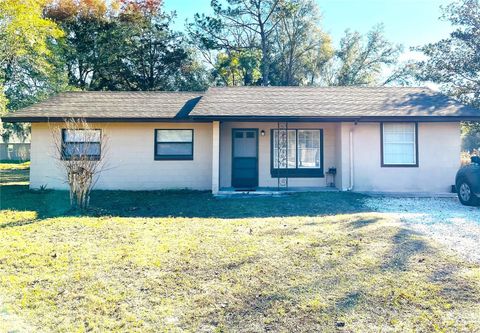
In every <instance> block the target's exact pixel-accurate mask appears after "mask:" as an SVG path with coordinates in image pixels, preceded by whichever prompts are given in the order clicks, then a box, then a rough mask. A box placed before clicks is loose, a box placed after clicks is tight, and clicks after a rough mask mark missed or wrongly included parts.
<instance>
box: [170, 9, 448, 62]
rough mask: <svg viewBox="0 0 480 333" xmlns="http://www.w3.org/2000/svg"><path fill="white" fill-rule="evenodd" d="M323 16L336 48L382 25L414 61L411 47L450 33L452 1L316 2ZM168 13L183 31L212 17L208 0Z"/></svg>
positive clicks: (326, 29) (324, 23)
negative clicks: (446, 14) (445, 13)
mask: <svg viewBox="0 0 480 333" xmlns="http://www.w3.org/2000/svg"><path fill="white" fill-rule="evenodd" d="M316 1H317V2H318V5H319V7H320V11H321V13H322V16H323V29H324V30H325V31H326V32H328V33H329V34H330V35H331V36H332V38H333V42H334V43H335V44H337V43H338V42H339V40H340V38H341V36H342V35H343V33H344V31H345V29H347V28H350V29H351V30H356V31H359V32H361V33H366V32H368V31H369V30H370V29H371V28H372V27H373V26H374V25H376V24H378V23H383V24H384V25H385V34H386V36H387V38H388V40H390V41H391V42H393V43H395V44H402V45H404V47H405V50H406V52H405V54H404V58H411V57H415V56H414V55H412V53H411V52H407V51H408V49H409V48H410V47H412V46H420V45H424V44H426V43H429V42H435V41H438V40H440V39H442V38H444V37H446V36H448V34H449V32H450V31H451V30H452V27H451V26H450V24H449V23H448V22H444V21H440V20H439V17H440V16H441V10H440V6H442V5H443V6H446V5H447V4H449V3H450V2H451V0H316ZM164 4H165V9H166V11H167V12H171V11H176V13H177V19H176V21H175V29H176V30H183V29H184V26H185V20H186V19H188V20H190V21H192V19H193V15H194V14H195V13H207V14H208V13H211V10H210V0H164Z"/></svg>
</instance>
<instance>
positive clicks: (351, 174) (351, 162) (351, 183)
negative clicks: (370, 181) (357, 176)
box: [347, 128, 354, 191]
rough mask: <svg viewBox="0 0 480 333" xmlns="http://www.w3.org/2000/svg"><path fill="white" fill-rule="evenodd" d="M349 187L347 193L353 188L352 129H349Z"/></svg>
mask: <svg viewBox="0 0 480 333" xmlns="http://www.w3.org/2000/svg"><path fill="white" fill-rule="evenodd" d="M349 148H350V187H349V188H348V189H347V191H352V190H353V186H354V178H353V167H354V163H353V128H352V129H350V147H349Z"/></svg>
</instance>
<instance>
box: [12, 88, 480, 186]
mask: <svg viewBox="0 0 480 333" xmlns="http://www.w3.org/2000/svg"><path fill="white" fill-rule="evenodd" d="M68 118H82V119H85V120H86V121H88V122H89V123H90V124H91V126H92V128H94V129H95V131H98V137H100V136H103V135H105V136H108V142H109V149H108V152H102V151H101V149H98V150H97V151H96V152H95V153H93V154H94V155H95V154H103V153H105V154H108V157H106V160H108V168H106V169H105V170H104V171H103V172H102V173H101V175H100V177H99V179H98V182H97V184H96V188H98V189H115V190H158V189H179V188H189V189H196V190H211V191H212V192H213V193H214V194H217V193H219V192H221V191H222V190H223V191H232V190H249V191H251V190H255V189H278V188H282V189H283V188H287V187H288V188H289V189H308V190H318V189H322V188H327V187H330V186H333V187H336V188H337V189H340V190H354V191H362V192H363V191H375V192H428V193H445V192H449V191H451V185H452V184H453V183H454V179H455V174H456V172H457V170H458V168H459V167H460V149H461V147H460V146H461V137H460V122H461V121H467V120H471V121H478V120H480V111H479V110H476V109H474V108H472V107H469V106H465V105H462V104H461V103H459V102H457V101H455V100H453V99H450V98H448V97H447V96H444V95H442V94H440V93H437V92H434V91H432V90H429V89H427V88H406V87H329V88H317V87H232V88H211V89H209V90H208V91H206V92H198V93H192V92H106V91H102V92H67V93H61V94H59V95H57V96H54V97H52V98H50V99H48V100H46V101H44V102H42V103H38V104H36V105H33V106H31V107H28V108H25V109H23V110H19V111H17V112H15V113H12V114H10V115H9V116H7V117H4V118H3V121H5V122H31V123H32V133H31V170H30V182H31V183H30V186H31V188H39V187H40V186H42V185H46V186H47V187H48V188H66V187H67V185H66V183H65V179H64V176H63V175H62V170H61V169H60V168H59V167H58V165H57V164H58V163H56V161H57V159H56V158H55V156H54V155H55V149H54V145H53V138H52V133H51V128H52V125H59V126H61V124H62V122H63V120H64V119H68ZM77 134H78V133H77ZM77 134H75V133H71V135H65V133H63V140H64V144H65V145H75V144H81V143H79V142H75V141H76V140H74V139H70V138H74V137H77V138H78V137H81V135H77ZM54 135H62V133H56V134H54Z"/></svg>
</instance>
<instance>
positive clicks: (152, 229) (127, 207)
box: [0, 169, 480, 332]
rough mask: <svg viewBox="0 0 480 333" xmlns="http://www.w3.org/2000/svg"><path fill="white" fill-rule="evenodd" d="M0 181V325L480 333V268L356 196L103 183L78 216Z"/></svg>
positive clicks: (6, 176) (47, 197) (61, 200)
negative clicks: (108, 187) (243, 193)
mask: <svg viewBox="0 0 480 333" xmlns="http://www.w3.org/2000/svg"><path fill="white" fill-rule="evenodd" d="M1 176H2V179H1V181H2V186H1V187H0V199H1V201H0V204H1V207H0V209H1V210H0V303H1V304H0V332H2V331H7V330H14V329H18V330H20V331H21V329H22V327H27V329H26V330H27V331H28V330H30V331H37V330H41V331H45V332H49V331H53V332H184V331H187V332H266V331H272V332H278V331H280V332H405V331H413V332H478V331H480V319H479V318H480V307H479V306H478V304H479V302H480V267H479V266H478V265H474V264H468V263H466V262H464V261H462V260H461V259H459V258H457V257H456V256H454V255H453V254H452V253H451V252H448V251H447V250H446V249H442V248H441V247H439V246H438V245H437V244H435V243H432V242H431V241H430V240H428V239H426V238H424V237H423V236H421V235H418V234H415V233H413V232H412V231H409V230H407V229H404V228H401V227H400V226H399V225H398V224H397V223H396V221H395V220H393V219H392V218H391V217H389V216H388V215H382V214H378V213H372V212H368V211H366V210H365V208H364V207H363V205H362V201H363V197H362V196H359V195H353V194H348V193H308V194H296V195H290V196H286V197H279V198H253V199H238V198H235V199H214V198H212V197H211V195H210V194H209V193H204V192H187V191H181V192H110V191H109V192H106V191H104V192H96V193H94V195H93V196H92V209H91V211H89V212H88V214H85V215H81V214H79V213H78V212H74V211H70V210H69V209H68V205H67V201H68V200H67V193H66V192H61V191H48V190H47V191H41V192H34V191H29V190H28V188H27V186H25V185H15V184H19V183H22V181H24V182H25V181H26V179H22V177H23V178H25V176H28V173H25V172H24V171H21V170H15V169H13V170H12V169H11V170H3V171H2V174H1ZM2 311H3V315H2ZM2 325H3V326H2ZM2 327H3V328H4V330H2Z"/></svg>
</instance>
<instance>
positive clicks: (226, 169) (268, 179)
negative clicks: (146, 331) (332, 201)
mask: <svg viewBox="0 0 480 333" xmlns="http://www.w3.org/2000/svg"><path fill="white" fill-rule="evenodd" d="M335 127H336V125H335V124H334V123H289V128H290V129H304V128H314V129H323V145H324V170H325V171H327V170H328V168H330V167H334V166H336V156H335V152H336V150H335ZM234 128H257V129H258V132H259V137H258V150H259V151H258V158H259V159H258V182H259V186H260V187H276V186H277V178H272V176H271V175H270V134H271V129H276V128H278V124H277V123H270V122H257V123H253V122H222V123H221V128H220V138H221V140H220V187H223V188H225V187H231V185H232V181H231V177H232V129H234ZM262 130H264V131H265V136H261V135H260V132H261V131H262ZM289 186H291V187H325V186H326V178H289Z"/></svg>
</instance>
